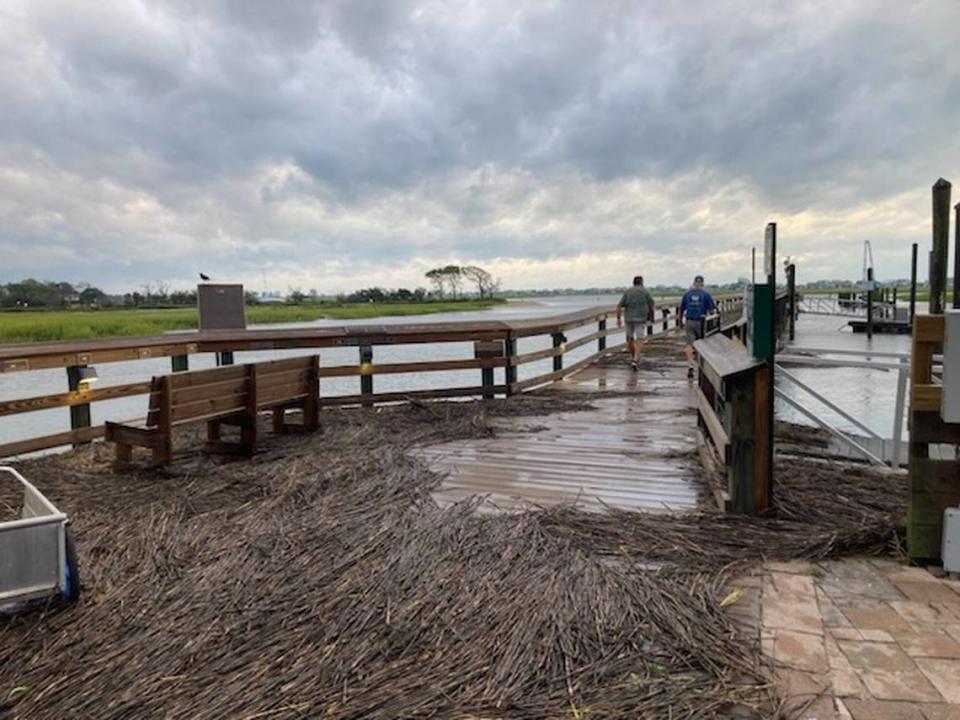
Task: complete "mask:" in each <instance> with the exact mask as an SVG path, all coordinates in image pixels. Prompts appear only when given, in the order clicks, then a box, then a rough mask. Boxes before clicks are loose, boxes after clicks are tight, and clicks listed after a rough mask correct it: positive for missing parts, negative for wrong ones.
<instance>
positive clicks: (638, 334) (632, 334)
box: [624, 320, 647, 341]
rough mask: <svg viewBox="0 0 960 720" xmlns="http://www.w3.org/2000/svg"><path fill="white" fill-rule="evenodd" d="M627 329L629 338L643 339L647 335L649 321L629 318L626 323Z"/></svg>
mask: <svg viewBox="0 0 960 720" xmlns="http://www.w3.org/2000/svg"><path fill="white" fill-rule="evenodd" d="M624 327H625V328H626V329H627V340H628V341H630V340H642V339H643V338H645V337H646V336H647V323H646V322H640V321H636V322H635V321H633V320H627V321H626V322H625V323H624Z"/></svg>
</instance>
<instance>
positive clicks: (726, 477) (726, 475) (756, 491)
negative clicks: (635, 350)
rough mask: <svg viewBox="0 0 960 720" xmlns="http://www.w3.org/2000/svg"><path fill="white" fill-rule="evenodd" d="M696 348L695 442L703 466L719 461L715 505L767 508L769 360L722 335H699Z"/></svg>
mask: <svg viewBox="0 0 960 720" xmlns="http://www.w3.org/2000/svg"><path fill="white" fill-rule="evenodd" d="M696 348H697V358H698V362H699V364H700V373H699V381H698V387H697V419H698V425H699V428H700V433H701V435H700V437H699V441H700V442H699V444H700V445H701V447H704V448H705V449H706V451H707V454H706V455H705V457H704V459H705V460H706V462H705V465H706V466H707V467H708V468H710V467H711V466H713V465H716V466H717V467H716V472H717V474H718V475H719V476H720V480H721V483H722V488H721V489H720V492H719V493H718V497H717V500H718V505H720V507H721V508H724V509H727V510H730V511H732V512H738V513H753V512H761V511H763V510H766V509H767V508H768V507H769V505H770V501H771V486H772V477H771V473H770V471H771V468H770V467H769V451H770V443H771V442H773V432H772V429H771V428H770V424H769V422H767V403H768V401H769V393H770V392H771V391H772V388H771V387H770V373H769V368H768V366H767V363H766V362H765V361H763V360H758V359H756V358H753V357H750V355H749V354H748V353H747V351H746V348H745V347H744V346H743V345H742V344H740V343H738V342H736V341H734V340H731V339H730V338H728V337H725V336H724V335H720V334H717V335H713V336H711V337H709V338H706V339H704V340H698V341H697V343H696ZM710 458H713V461H711V460H710Z"/></svg>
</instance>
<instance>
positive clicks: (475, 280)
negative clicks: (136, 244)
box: [0, 265, 500, 309]
mask: <svg viewBox="0 0 960 720" xmlns="http://www.w3.org/2000/svg"><path fill="white" fill-rule="evenodd" d="M426 277H427V279H428V280H430V282H431V283H432V284H433V287H434V290H433V292H430V291H429V290H427V289H426V288H422V287H418V288H416V289H414V290H408V289H407V288H398V289H387V288H381V287H371V288H363V289H362V290H357V291H355V292H351V293H340V294H338V295H336V296H335V297H334V298H331V297H330V296H327V297H323V296H321V295H320V294H319V293H317V291H316V290H311V291H310V292H309V293H304V292H301V291H300V290H299V289H290V291H289V293H288V294H287V297H286V301H287V302H289V303H294V304H299V303H302V302H311V301H313V302H319V301H321V300H330V299H333V300H336V301H337V302H342V303H370V302H405V303H409V302H426V301H429V300H434V299H443V298H447V297H452V298H454V299H457V298H460V297H463V296H464V290H463V287H464V284H465V283H471V284H473V285H474V286H475V287H476V294H477V295H479V296H480V297H481V298H492V297H494V296H495V295H496V293H498V292H499V290H500V280H499V279H494V278H493V276H492V275H491V274H490V273H488V272H487V271H486V270H484V269H483V268H481V267H477V266H475V265H465V266H459V265H446V266H444V267H439V268H435V269H433V270H430V271H429V272H428V273H426ZM246 300H247V304H249V305H255V304H257V303H258V302H260V300H261V299H260V298H259V297H258V296H257V294H256V293H253V292H249V291H248V292H247V293H246ZM196 304H197V291H196V290H171V288H170V286H169V285H168V284H166V283H163V282H157V283H145V284H144V285H142V286H141V287H140V289H139V290H135V291H132V292H126V293H122V294H116V295H111V294H108V293H106V292H104V291H103V290H101V289H100V288H98V287H95V286H93V285H91V284H90V283H76V284H73V283H69V282H52V281H42V280H36V279H34V278H27V279H25V280H21V281H19V282H12V283H7V284H6V285H3V284H0V308H24V309H25V308H69V307H87V308H109V307H132V308H138V307H139V308H156V307H181V306H196Z"/></svg>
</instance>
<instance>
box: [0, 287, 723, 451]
mask: <svg viewBox="0 0 960 720" xmlns="http://www.w3.org/2000/svg"><path fill="white" fill-rule="evenodd" d="M718 306H719V308H720V310H721V315H722V318H723V323H724V325H733V324H736V323H737V322H738V321H739V318H740V315H741V314H742V298H741V296H728V297H721V298H718ZM658 309H659V311H660V317H659V318H658V319H657V321H656V322H655V323H652V324H651V325H650V326H649V327H648V333H649V334H654V333H657V332H664V331H667V330H668V329H670V328H672V327H676V325H677V324H678V319H677V304H676V302H671V303H669V304H664V303H661V304H659V305H658ZM615 315H616V309H615V308H609V307H595V308H590V309H587V310H583V311H579V312H574V313H570V314H566V315H560V316H554V317H549V318H536V319H530V320H514V321H496V320H487V321H477V322H456V323H417V324H396V325H352V326H339V327H320V328H310V327H306V328H284V329H256V330H230V331H201V332H189V333H172V334H167V335H160V336H147V337H121V338H112V339H107V340H82V341H76V342H59V343H31V344H26V345H0V378H2V377H3V375H9V374H11V373H24V372H31V371H35V370H44V369H50V368H66V370H67V376H68V382H69V387H70V388H71V389H70V390H68V391H67V392H61V393H54V394H47V395H37V396H33V397H26V398H21V399H14V400H5V401H0V417H5V416H11V415H18V414H21V413H30V412H35V411H39V410H45V409H50V408H58V407H68V408H71V428H72V429H71V430H68V431H64V432H58V433H55V434H50V435H43V436H39V437H31V438H27V439H23V440H17V441H14V442H5V443H2V444H0V457H6V456H11V455H19V454H23V453H28V452H34V451H37V450H43V449H48V448H52V447H58V446H61V445H68V444H77V443H83V442H89V441H90V440H93V439H95V438H99V437H102V436H103V433H104V428H103V425H91V423H90V405H91V404H92V403H98V402H103V401H109V400H116V399H118V398H126V397H132V396H138V395H146V394H148V393H149V392H150V381H149V380H144V381H140V382H132V383H126V384H121V385H113V386H110V387H93V388H90V389H79V388H78V385H77V382H76V377H77V375H78V370H79V368H82V367H85V366H93V365H102V364H106V363H113V362H127V361H139V360H147V359H154V358H160V357H171V358H172V359H173V368H174V370H178V371H180V370H186V369H187V367H188V361H187V358H188V357H189V356H191V355H195V354H197V353H232V352H239V351H264V350H289V349H301V348H302V349H312V350H313V349H317V348H321V349H322V348H328V349H329V348H345V347H356V348H357V352H358V362H357V363H356V364H349V365H333V366H323V365H322V366H321V368H320V378H321V381H322V380H323V379H324V378H343V377H359V378H360V393H359V394H350V395H338V396H326V397H321V405H324V406H335V405H372V404H375V403H385V402H398V401H407V400H414V399H417V400H422V399H435V398H457V397H486V398H491V397H495V396H497V395H500V396H507V395H512V394H515V393H521V392H524V391H526V390H529V389H532V388H535V387H537V386H540V385H544V384H546V383H550V382H554V381H556V380H559V379H562V378H563V377H566V376H567V375H570V374H572V373H575V372H577V371H578V370H580V369H582V368H583V367H585V366H587V365H589V364H590V363H592V362H594V361H596V360H597V358H598V357H600V356H602V355H604V354H607V353H612V352H617V351H622V350H623V348H624V345H623V344H618V345H616V346H612V347H608V346H607V338H608V337H609V336H611V335H614V334H617V333H620V332H622V330H618V329H617V328H616V326H615V322H614V321H613V318H615ZM585 327H586V328H590V329H591V330H592V331H590V332H587V333H586V334H584V335H582V336H580V337H576V338H574V339H570V340H568V339H567V337H566V335H567V333H568V332H569V333H572V331H577V330H580V329H582V328H585ZM593 328H595V329H593ZM543 336H546V337H548V338H549V339H550V346H549V347H546V348H544V349H536V350H528V351H526V352H519V351H518V345H519V343H520V341H521V340H524V339H526V338H535V337H543ZM449 343H471V344H472V345H473V350H474V352H473V357H466V358H458V359H448V360H424V361H417V362H399V363H392V362H391V363H377V362H376V358H375V354H374V351H375V348H377V347H379V346H390V345H408V344H422V345H428V344H449ZM593 343H596V349H595V351H594V352H592V353H590V354H589V355H587V356H586V357H582V358H580V359H578V360H577V361H576V362H573V363H571V364H567V363H566V362H565V360H566V358H567V356H568V354H569V353H571V352H573V351H575V350H577V349H578V348H582V347H586V346H589V345H591V344H593ZM322 356H323V355H322V353H321V359H322ZM547 359H551V360H552V364H551V370H550V371H548V372H542V373H538V374H535V375H532V376H530V377H525V378H522V379H521V378H520V372H519V371H520V368H522V367H523V366H525V365H528V364H530V363H535V362H538V361H543V360H547ZM498 369H502V370H503V372H502V378H503V380H502V382H499V383H498V382H495V380H496V376H495V371H496V370H498ZM452 370H479V371H480V377H479V382H478V383H477V384H470V385H464V386H453V387H439V388H432V389H426V390H405V391H393V392H377V391H376V389H375V385H374V379H375V377H376V376H378V375H380V376H383V375H391V374H397V373H415V374H422V373H435V372H446V371H452ZM145 407H146V405H145ZM115 419H116V420H125V419H124V418H115Z"/></svg>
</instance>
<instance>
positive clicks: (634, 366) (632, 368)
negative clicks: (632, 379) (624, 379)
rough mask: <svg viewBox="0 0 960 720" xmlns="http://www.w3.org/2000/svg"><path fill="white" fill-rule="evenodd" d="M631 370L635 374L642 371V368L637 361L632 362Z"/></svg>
mask: <svg viewBox="0 0 960 720" xmlns="http://www.w3.org/2000/svg"><path fill="white" fill-rule="evenodd" d="M630 369H631V370H633V371H634V372H637V371H638V370H639V369H640V366H639V365H638V364H637V361H636V360H631V361H630Z"/></svg>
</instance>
